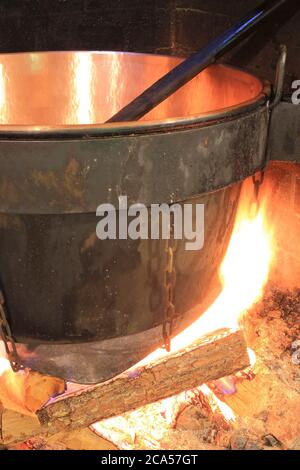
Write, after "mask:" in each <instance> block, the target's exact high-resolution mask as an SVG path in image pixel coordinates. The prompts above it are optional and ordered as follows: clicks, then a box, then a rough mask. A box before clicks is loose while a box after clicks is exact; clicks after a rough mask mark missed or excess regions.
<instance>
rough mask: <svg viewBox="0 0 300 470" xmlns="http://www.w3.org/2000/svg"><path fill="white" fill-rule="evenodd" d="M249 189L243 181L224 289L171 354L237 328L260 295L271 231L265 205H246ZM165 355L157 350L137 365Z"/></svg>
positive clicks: (223, 271)
mask: <svg viewBox="0 0 300 470" xmlns="http://www.w3.org/2000/svg"><path fill="white" fill-rule="evenodd" d="M251 190H252V191H253V189H252V188H251V186H250V187H249V184H248V181H247V182H245V184H244V189H243V192H242V195H241V203H240V206H239V209H238V212H237V216H236V222H235V225H234V228H233V233H232V236H231V239H230V242H229V246H228V249H227V252H226V255H225V258H224V260H223V262H222V264H221V267H220V280H221V283H222V286H223V290H222V292H221V293H220V295H219V296H218V297H217V299H216V300H215V301H214V302H213V304H212V305H211V306H210V307H209V308H208V309H207V310H206V312H205V313H204V314H203V315H202V316H200V317H199V318H198V320H196V321H195V322H194V323H193V324H192V325H190V326H189V327H188V328H186V329H185V330H184V331H183V332H181V333H180V334H178V335H177V336H176V337H175V338H173V339H172V351H171V352H172V353H173V352H174V351H178V350H180V349H183V348H185V347H187V346H189V345H190V344H192V343H193V342H195V341H196V340H198V339H199V338H200V337H201V336H204V335H206V334H208V333H211V332H213V331H217V330H219V329H222V328H229V329H237V328H238V324H239V320H241V318H242V316H243V314H244V312H245V311H246V310H247V309H249V308H250V307H251V305H253V304H254V303H255V302H256V301H258V300H259V298H260V297H261V296H262V294H263V289H264V287H265V284H266V282H267V280H268V277H269V271H270V266H271V261H272V252H273V250H272V239H273V231H272V229H271V227H270V226H269V225H268V226H267V225H266V215H265V208H264V204H263V203H261V204H260V206H259V210H258V211H257V213H255V211H253V209H255V206H256V204H255V205H253V204H252V203H251V202H249V203H248V199H249V193H250V194H251ZM247 196H248V197H247ZM167 354H168V353H167V352H166V351H165V350H163V349H157V350H156V351H154V352H153V353H151V354H149V355H148V356H147V357H146V358H145V359H143V360H142V361H141V362H140V363H139V364H138V365H139V366H141V365H145V364H148V363H149V362H152V361H154V360H157V359H159V358H161V357H164V356H166V355H167Z"/></svg>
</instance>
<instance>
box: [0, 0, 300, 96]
mask: <svg viewBox="0 0 300 470" xmlns="http://www.w3.org/2000/svg"><path fill="white" fill-rule="evenodd" d="M260 2H261V0H0V49H1V51H2V52H8V51H9V52H14V51H37V50H75V49H76V50H85V49H89V50H125V51H139V52H155V53H160V54H180V55H188V54H190V53H191V52H193V51H195V50H197V49H198V48H199V47H201V45H202V44H205V43H206V42H207V40H209V39H211V38H212V37H213V36H215V35H216V34H218V33H219V32H221V31H222V30H223V29H224V28H226V27H228V26H229V25H230V24H232V23H233V22H234V20H236V19H237V18H239V16H241V15H244V13H246V12H247V11H248V10H249V9H251V8H253V7H254V6H256V5H257V4H259V3H260ZM297 6H300V0H290V1H289V4H288V6H287V7H286V8H284V9H283V10H282V11H280V12H279V13H278V14H276V15H275V16H273V18H272V20H271V21H269V22H267V23H265V24H264V25H263V26H262V27H261V28H260V29H259V31H258V33H256V34H255V35H254V36H253V37H251V38H250V39H249V40H247V42H246V44H244V46H243V47H242V48H238V49H235V50H234V52H231V53H230V54H229V55H227V57H226V61H227V62H231V63H233V64H234V65H239V66H242V67H244V68H246V69H248V70H250V71H254V72H255V73H256V74H257V75H259V76H261V77H264V78H267V79H269V80H271V81H273V78H274V73H275V72H274V71H275V66H276V58H277V55H278V52H277V51H278V45H279V44H280V43H284V44H286V45H287V46H288V50H289V60H288V74H287V81H286V88H288V87H290V82H291V81H292V80H294V79H296V78H298V79H300V10H299V11H298V13H297V14H296V15H295V16H294V17H293V18H292V19H289V20H288V21H286V19H287V16H289V15H291V13H292V12H293V11H295V9H296V7H297ZM283 21H286V22H285V24H282V23H283Z"/></svg>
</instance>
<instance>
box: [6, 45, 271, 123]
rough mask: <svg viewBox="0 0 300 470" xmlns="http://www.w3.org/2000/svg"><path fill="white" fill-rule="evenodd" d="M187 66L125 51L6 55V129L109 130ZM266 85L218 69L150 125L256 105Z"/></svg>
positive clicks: (159, 110) (160, 109)
mask: <svg viewBox="0 0 300 470" xmlns="http://www.w3.org/2000/svg"><path fill="white" fill-rule="evenodd" d="M181 60H182V59H180V58H176V57H166V56H158V55H150V54H132V53H119V52H41V53H17V54H1V55H0V126H68V125H69V126H70V125H79V124H80V125H84V124H90V125H91V124H97V123H98V124H100V123H104V122H105V121H106V120H107V119H108V118H109V117H111V116H112V115H113V114H115V113H116V112H117V111H119V110H120V109H121V108H122V107H123V106H125V105H126V104H128V103H129V102H130V101H131V100H132V99H133V98H135V97H136V96H137V95H138V94H140V93H141V92H142V91H144V90H145V89H146V88H147V87H149V86H150V85H151V84H152V83H154V82H155V81H156V80H158V79H159V78H160V77H161V76H162V75H164V74H165V73H166V72H168V71H169V70H171V69H172V68H173V67H175V66H176V65H177V64H178V63H180V61H181ZM261 91H262V83H261V82H260V81H259V80H258V79H256V78H255V77H253V76H252V75H249V74H247V73H245V72H241V71H239V70H235V69H232V68H229V67H226V66H223V65H213V66H211V67H209V68H208V69H207V70H205V71H204V72H202V73H200V74H199V75H198V76H197V77H196V78H194V79H193V80H192V81H191V82H189V83H188V84H186V85H185V86H184V87H183V88H181V89H180V90H179V91H177V92H176V93H175V94H174V95H173V96H171V97H170V98H169V99H167V100H165V101H164V102H163V103H161V104H160V105H159V106H157V107H156V108H155V109H154V110H153V111H151V112H150V113H148V114H147V115H146V116H145V117H144V120H147V121H149V120H150V121H153V120H154V121H155V120H163V119H168V118H174V117H187V116H195V115H198V114H203V113H208V112H211V111H218V110H223V109H225V108H228V107H231V106H236V105H239V104H241V103H244V102H247V101H251V100H253V99H255V98H256V97H257V96H258V95H259V94H260V93H261Z"/></svg>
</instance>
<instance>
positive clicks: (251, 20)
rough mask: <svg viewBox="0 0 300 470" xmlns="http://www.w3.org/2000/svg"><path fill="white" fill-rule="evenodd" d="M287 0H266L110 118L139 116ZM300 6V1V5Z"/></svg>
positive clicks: (196, 73)
mask: <svg viewBox="0 0 300 470" xmlns="http://www.w3.org/2000/svg"><path fill="white" fill-rule="evenodd" d="M287 1H288V0H266V1H265V2H263V3H262V4H261V5H260V6H258V7H257V8H256V9H255V10H253V11H251V12H250V13H248V14H247V15H246V16H245V17H244V18H242V19H241V20H239V21H238V22H237V23H236V24H235V25H234V26H232V27H231V28H229V29H227V30H226V31H225V32H224V33H222V34H221V35H220V36H218V37H217V38H215V39H214V40H213V41H211V42H210V43H208V44H207V45H206V46H205V47H204V48H202V49H201V50H200V51H199V52H197V53H195V54H193V55H191V56H190V57H189V58H187V59H186V60H184V61H183V62H181V63H180V64H179V65H177V66H176V67H175V68H174V69H172V70H171V71H170V72H168V73H167V74H166V75H164V76H163V77H161V78H160V79H159V80H158V81H156V82H155V83H154V84H153V85H151V86H150V87H149V88H147V90H145V91H144V92H143V93H142V94H140V95H139V96H138V97H137V98H135V99H134V100H133V101H131V102H130V103H129V104H128V105H127V106H125V107H124V108H123V109H121V110H120V111H119V112H118V113H116V114H115V115H114V116H112V117H111V118H110V119H109V120H108V121H107V122H122V121H123V122H124V121H134V120H137V119H140V118H141V117H142V116H144V115H145V114H147V113H148V112H149V111H151V110H152V109H153V108H155V107H156V106H157V105H158V104H160V103H161V102H162V101H164V100H165V99H166V98H168V97H169V96H171V95H172V94H173V93H175V92H176V91H177V90H178V89H179V88H181V87H182V86H183V85H185V84H186V83H187V82H189V81H190V80H192V79H193V78H194V77H195V76H196V75H198V74H199V73H200V72H202V71H203V70H204V69H206V68H207V67H208V66H209V65H211V64H213V63H214V62H215V61H216V60H217V59H218V58H220V57H221V56H222V55H224V53H225V52H227V51H228V50H229V49H230V48H232V47H233V46H235V45H236V44H237V43H238V41H239V40H242V39H243V38H244V37H245V36H247V35H248V34H249V33H250V32H251V31H253V30H254V29H255V28H256V27H257V26H258V25H259V24H260V23H261V22H262V21H263V20H264V19H266V18H267V17H269V16H270V15H271V14H272V13H273V12H274V11H275V10H277V9H278V8H279V7H280V6H282V5H283V4H284V3H286V2H287ZM299 7H300V5H299Z"/></svg>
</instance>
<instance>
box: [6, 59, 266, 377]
mask: <svg viewBox="0 0 300 470" xmlns="http://www.w3.org/2000/svg"><path fill="white" fill-rule="evenodd" d="M180 60H182V59H179V58H175V57H165V56H157V55H150V54H149V55H148V54H129V53H121V52H50V53H24V54H23V53H22V54H19V53H18V54H2V55H0V280H1V288H2V290H3V292H4V296H5V301H6V312H7V320H8V323H9V325H10V328H11V331H12V335H13V338H14V340H15V342H16V344H17V349H18V353H19V355H20V357H21V360H22V363H23V364H24V365H28V366H30V367H32V368H35V369H37V370H40V371H41V372H44V373H50V374H54V375H58V376H62V377H64V378H67V379H69V380H73V381H78V382H85V383H92V382H100V381H102V380H105V379H107V378H109V377H112V376H114V375H116V374H118V373H119V372H121V371H123V370H125V369H126V368H128V367H130V366H131V365H133V364H134V363H136V362H138V361H139V360H140V359H142V358H143V357H144V356H145V355H146V354H148V353H149V352H151V351H152V350H153V349H154V348H156V347H158V346H160V345H161V344H162V342H163V338H162V324H163V321H164V309H163V304H164V302H163V299H164V294H165V290H164V288H163V280H164V275H165V265H166V261H165V258H166V253H165V249H164V246H165V245H164V241H163V240H135V241H133V240H105V241H100V240H98V239H97V237H96V224H97V222H98V218H97V217H96V208H97V207H98V205H99V204H102V203H105V202H108V203H111V204H114V205H116V206H117V205H118V197H119V196H120V195H126V196H127V197H128V203H129V204H132V203H137V202H139V203H143V204H146V205H150V204H152V203H168V204H170V203H174V202H179V203H183V202H190V203H192V204H195V203H204V204H205V241H204V247H203V249H202V250H200V251H186V250H185V248H184V246H185V240H182V241H179V243H178V248H177V250H176V252H175V258H174V263H175V267H176V273H177V279H176V289H175V306H176V312H177V317H176V322H175V326H174V334H175V333H176V332H177V331H180V330H181V329H182V328H184V327H185V326H187V325H188V324H190V323H191V322H192V321H193V320H194V315H195V313H191V312H193V311H195V309H194V310H193V308H194V307H195V306H196V305H198V304H200V305H202V308H204V306H205V305H206V304H207V303H208V302H209V301H210V300H211V297H209V295H210V296H211V295H213V294H212V293H213V292H214V290H213V289H212V286H216V285H217V284H216V282H217V273H218V267H219V264H220V261H221V260H222V256H223V255H224V253H225V250H226V247H227V243H228V240H229V237H230V234H231V230H232V225H233V221H234V215H235V211H236V208H237V203H238V201H239V194H240V182H241V181H242V180H243V179H244V178H246V177H248V176H249V175H251V174H253V173H254V172H255V171H257V170H260V169H262V168H263V167H264V165H265V155H266V141H267V131H268V125H269V110H268V101H269V98H270V93H269V87H268V86H267V85H266V84H264V83H262V82H261V81H259V80H258V79H257V78H255V77H253V76H251V75H249V74H247V73H245V72H242V71H240V70H237V69H233V68H230V67H227V66H224V65H214V66H211V67H209V68H208V69H207V70H205V71H204V72H202V73H201V74H199V75H198V76H197V77H196V78H195V79H193V80H192V81H191V82H190V83H188V84H187V85H185V86H184V87H183V88H182V89H180V90H179V91H177V92H176V93H175V94H174V95H173V96H172V97H170V98H168V99H167V100H166V101H164V102H163V103H161V104H160V105H159V106H158V107H157V108H156V109H154V110H153V111H151V112H150V113H149V114H148V115H147V116H145V118H144V119H143V120H142V121H139V122H128V123H115V124H102V123H103V122H105V121H106V120H107V119H108V118H109V117H110V116H111V115H113V114H114V113H116V112H117V111H118V110H119V109H121V108H122V107H123V106H124V105H125V104H127V103H128V102H129V101H131V100H132V99H133V98H134V97H135V96H137V95H138V94H139V93H140V92H142V91H143V90H144V89H146V87H148V86H150V85H151V84H152V83H153V82H154V81H155V80H157V79H158V78H159V77H161V76H162V75H163V74H164V73H166V72H167V71H169V70H170V69H171V68H173V67H174V66H175V65H177V64H178V63H179V62H180ZM199 313H201V308H200V307H199V309H198V311H197V315H199Z"/></svg>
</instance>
